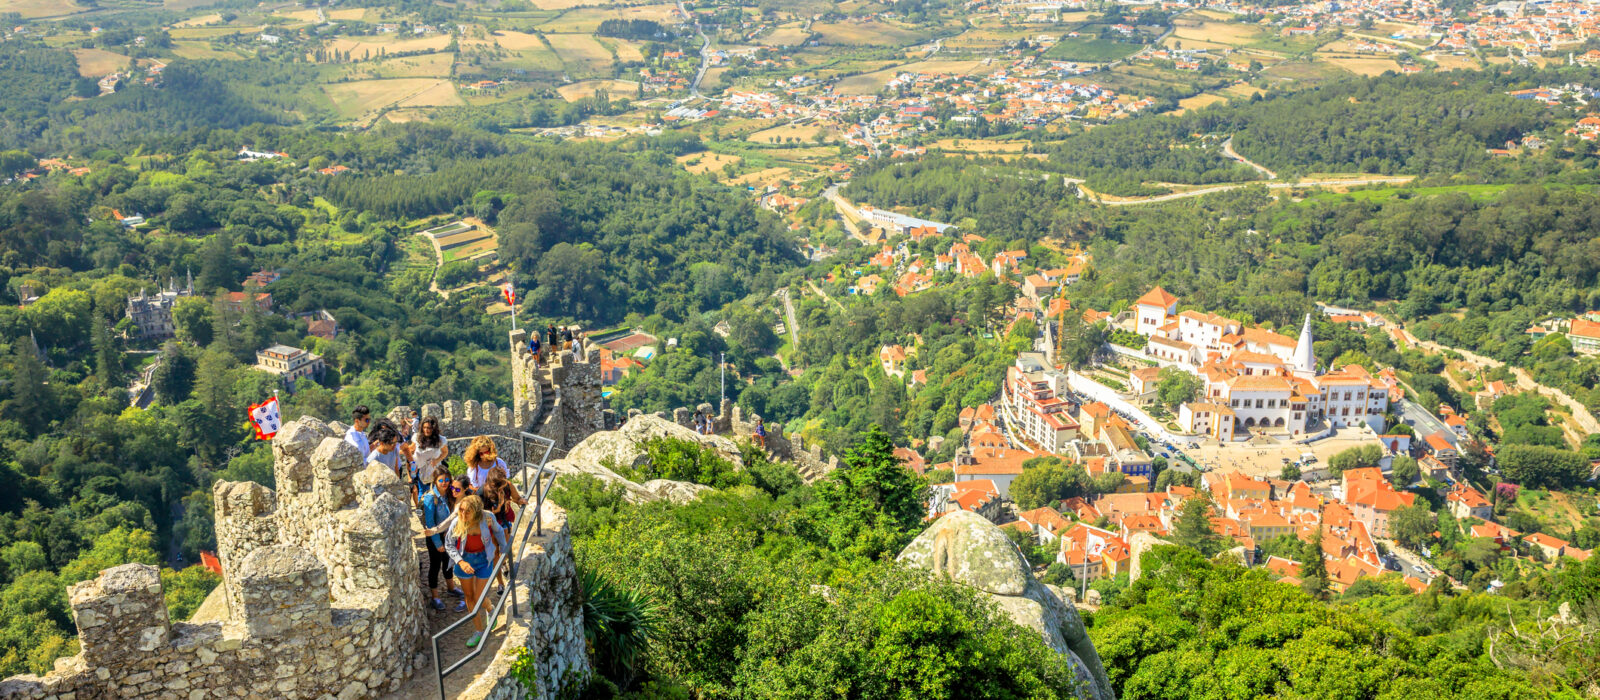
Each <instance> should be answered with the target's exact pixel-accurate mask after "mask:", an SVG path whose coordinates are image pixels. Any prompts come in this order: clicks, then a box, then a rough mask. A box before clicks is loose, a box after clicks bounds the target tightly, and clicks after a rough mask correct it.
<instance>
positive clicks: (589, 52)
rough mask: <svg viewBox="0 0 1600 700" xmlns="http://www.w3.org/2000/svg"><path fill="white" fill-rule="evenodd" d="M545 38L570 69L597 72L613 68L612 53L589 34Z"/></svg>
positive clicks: (556, 35)
mask: <svg viewBox="0 0 1600 700" xmlns="http://www.w3.org/2000/svg"><path fill="white" fill-rule="evenodd" d="M545 38H547V39H549V40H550V46H551V47H552V48H554V49H555V50H556V55H558V56H560V57H561V62H562V63H565V64H566V65H567V66H569V67H575V68H579V69H582V70H589V71H595V70H600V69H603V68H608V67H610V66H611V52H610V51H607V50H606V47H604V46H601V45H600V42H598V41H595V38H594V37H592V36H589V35H588V34H546V35H545Z"/></svg>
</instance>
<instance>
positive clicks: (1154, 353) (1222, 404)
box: [1134, 287, 1389, 442]
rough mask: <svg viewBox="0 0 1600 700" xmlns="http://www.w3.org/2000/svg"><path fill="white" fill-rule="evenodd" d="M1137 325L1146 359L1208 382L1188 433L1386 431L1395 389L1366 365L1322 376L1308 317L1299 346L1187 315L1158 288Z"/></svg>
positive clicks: (1182, 411) (1139, 310) (1186, 418)
mask: <svg viewBox="0 0 1600 700" xmlns="http://www.w3.org/2000/svg"><path fill="white" fill-rule="evenodd" d="M1134 323H1135V324H1136V325H1135V328H1136V330H1137V331H1138V332H1139V333H1140V334H1142V335H1145V336H1146V337H1147V338H1148V342H1147V343H1146V345H1145V354H1147V355H1149V356H1151V357H1155V358H1158V359H1162V360H1166V361H1168V362H1170V363H1172V364H1174V365H1176V366H1178V367H1180V368H1182V369H1184V370H1186V371H1189V372H1192V373H1194V374H1196V375H1199V376H1200V378H1201V379H1202V380H1203V381H1204V384H1205V388H1204V392H1203V396H1202V397H1201V398H1200V399H1198V400H1196V401H1191V402H1189V403H1185V404H1184V405H1183V406H1181V407H1180V408H1179V410H1178V425H1179V427H1180V428H1182V429H1183V430H1184V431H1186V432H1189V433H1193V434H1204V435H1206V436H1208V437H1211V438H1214V439H1217V440H1220V441H1224V442H1226V441H1229V440H1233V439H1234V436H1235V435H1238V436H1239V437H1240V438H1241V439H1242V438H1244V437H1245V436H1246V435H1247V434H1249V433H1254V432H1268V433H1276V434H1283V435H1290V436H1300V435H1305V434H1307V433H1309V432H1316V431H1320V430H1322V429H1323V428H1326V427H1336V428H1337V427H1350V426H1357V425H1366V426H1368V427H1370V428H1371V429H1372V430H1373V432H1375V433H1381V432H1382V431H1383V428H1384V425H1383V421H1384V413H1385V411H1386V410H1387V409H1388V407H1389V387H1388V385H1386V384H1385V383H1384V382H1383V381H1382V380H1380V379H1379V378H1377V377H1374V376H1372V374H1371V373H1369V372H1368V371H1367V370H1366V368H1364V367H1361V366H1360V365H1349V366H1346V367H1344V368H1341V369H1337V370H1333V371H1330V372H1327V373H1325V374H1318V373H1317V358H1316V353H1315V351H1314V350H1313V349H1312V345H1311V342H1312V339H1311V317H1310V316H1309V315H1307V316H1306V322H1305V327H1304V328H1302V329H1301V330H1300V337H1299V338H1298V339H1292V338H1289V337H1288V336H1284V335H1280V334H1278V333H1274V332H1272V331H1269V330H1266V329H1262V328H1246V327H1244V326H1243V324H1241V323H1239V322H1238V321H1235V320H1232V319H1228V318H1223V317H1221V316H1217V315H1215V314H1208V313H1202V312H1198V311H1184V312H1181V313H1180V312H1178V298H1177V297H1175V296H1173V295H1172V294H1170V293H1168V292H1167V291H1166V290H1164V289H1162V288H1160V287H1156V288H1155V289H1153V290H1151V291H1150V292H1149V293H1148V294H1145V295H1144V296H1142V297H1140V298H1139V300H1138V301H1137V302H1134Z"/></svg>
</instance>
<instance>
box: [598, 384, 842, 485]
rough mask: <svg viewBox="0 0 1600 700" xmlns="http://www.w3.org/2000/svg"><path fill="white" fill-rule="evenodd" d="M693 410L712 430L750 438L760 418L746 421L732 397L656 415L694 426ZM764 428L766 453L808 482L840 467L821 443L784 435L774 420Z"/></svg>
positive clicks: (753, 417) (684, 425)
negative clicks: (704, 417)
mask: <svg viewBox="0 0 1600 700" xmlns="http://www.w3.org/2000/svg"><path fill="white" fill-rule="evenodd" d="M695 411H699V412H700V413H702V414H704V415H708V416H711V430H712V432H714V433H716V434H718V435H728V436H733V437H739V438H744V439H746V440H750V439H752V438H753V436H754V435H755V434H756V421H757V420H760V418H761V416H759V415H751V416H750V417H749V419H748V420H747V419H746V418H745V416H744V409H742V408H740V407H739V406H738V405H736V404H734V402H733V400H732V399H723V400H722V405H721V406H720V407H719V408H718V409H717V410H716V411H715V412H713V411H712V407H711V404H709V403H703V404H700V405H699V406H697V407H695V408H694V409H689V408H684V407H679V408H675V409H673V410H672V414H671V415H668V414H666V413H657V414H656V416H657V417H659V418H661V419H663V420H669V421H672V422H674V423H677V424H678V425H681V426H683V427H685V428H690V429H693V428H694V413H695ZM637 415H640V412H639V411H637V410H635V411H629V416H630V417H632V416H637ZM766 428H767V439H766V446H767V454H769V455H771V456H772V457H773V458H774V459H777V460H780V461H785V462H792V463H794V465H795V467H796V468H798V469H799V470H800V475H801V476H802V477H804V478H805V480H806V482H807V483H810V482H814V481H817V480H818V479H821V478H822V477H823V476H826V475H827V473H828V472H831V471H833V470H834V469H835V468H837V467H838V466H839V458H838V457H825V456H824V455H823V453H822V446H821V445H810V446H807V445H806V444H805V438H804V437H802V436H801V435H800V433H798V432H794V433H787V434H785V433H784V432H783V427H782V426H780V425H778V424H776V423H768V424H766Z"/></svg>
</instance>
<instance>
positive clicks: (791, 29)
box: [761, 26, 810, 46]
mask: <svg viewBox="0 0 1600 700" xmlns="http://www.w3.org/2000/svg"><path fill="white" fill-rule="evenodd" d="M807 36H810V34H808V33H807V32H806V31H805V30H804V29H802V28H800V27H799V26H783V27H778V28H777V29H774V30H772V33H771V34H768V35H766V36H764V37H762V38H761V40H762V42H763V43H766V44H770V45H772V46H798V45H800V44H801V43H804V42H805V40H806V37H807Z"/></svg>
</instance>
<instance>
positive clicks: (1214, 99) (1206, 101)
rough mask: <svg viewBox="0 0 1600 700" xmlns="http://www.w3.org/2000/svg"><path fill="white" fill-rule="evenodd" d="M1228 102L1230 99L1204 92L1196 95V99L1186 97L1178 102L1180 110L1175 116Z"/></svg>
mask: <svg viewBox="0 0 1600 700" xmlns="http://www.w3.org/2000/svg"><path fill="white" fill-rule="evenodd" d="M1227 101H1228V98H1226V97H1223V96H1221V95H1213V94H1211V93H1209V92H1202V93H1200V94H1198V95H1195V96H1194V97H1185V98H1183V99H1181V100H1178V109H1177V111H1176V112H1174V114H1183V113H1184V112H1187V111H1189V110H1191V109H1200V108H1202V107H1210V106H1211V105H1214V104H1217V103H1218V102H1227Z"/></svg>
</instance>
